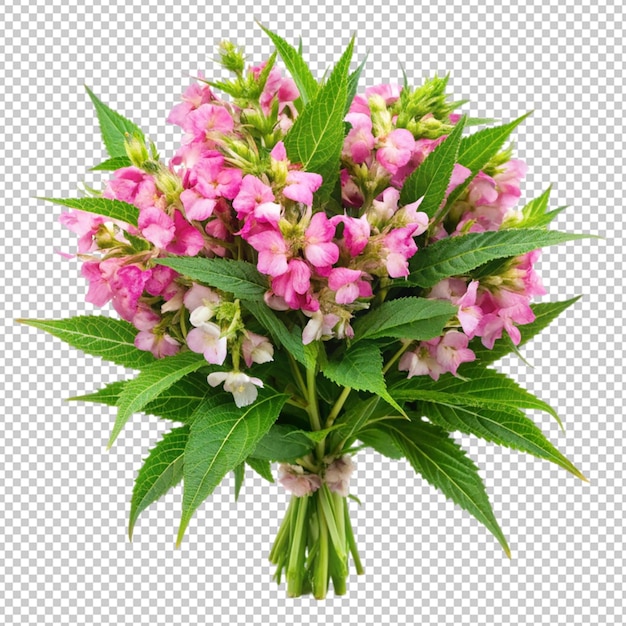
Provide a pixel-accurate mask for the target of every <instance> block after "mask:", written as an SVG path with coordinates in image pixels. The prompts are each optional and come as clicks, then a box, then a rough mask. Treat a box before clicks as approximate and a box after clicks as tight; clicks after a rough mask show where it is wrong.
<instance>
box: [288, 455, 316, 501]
mask: <svg viewBox="0 0 626 626" xmlns="http://www.w3.org/2000/svg"><path fill="white" fill-rule="evenodd" d="M278 482H279V483H280V484H281V485H282V486H283V487H284V489H285V490H286V491H288V492H289V493H292V494H293V495H294V496H297V497H299V498H302V497H304V496H308V495H309V494H311V493H313V492H315V491H317V490H318V489H319V488H320V487H321V486H322V480H321V479H320V477H319V476H318V475H317V474H305V472H304V468H303V467H301V466H300V465H290V464H288V463H281V464H280V465H279V466H278Z"/></svg>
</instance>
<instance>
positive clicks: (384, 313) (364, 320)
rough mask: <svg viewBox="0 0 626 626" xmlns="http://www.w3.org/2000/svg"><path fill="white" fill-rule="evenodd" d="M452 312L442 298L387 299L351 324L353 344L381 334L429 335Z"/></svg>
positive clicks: (438, 331) (438, 330)
mask: <svg viewBox="0 0 626 626" xmlns="http://www.w3.org/2000/svg"><path fill="white" fill-rule="evenodd" d="M442 305H443V306H442ZM456 313H457V307H455V306H452V305H451V304H450V303H449V302H444V301H443V300H427V299H426V298H398V299H396V300H388V301H386V302H383V304H381V305H380V306H379V307H377V308H376V309H374V310H372V311H369V312H367V313H366V314H365V315H362V316H361V317H359V318H358V319H357V321H356V322H355V323H354V325H353V328H354V340H353V344H355V343H356V342H357V341H360V340H361V339H380V338H382V337H395V338H398V339H413V340H416V341H417V340H427V339H432V338H433V337H437V336H439V335H440V334H441V332H442V331H443V327H444V326H445V325H446V323H447V322H448V321H449V320H450V318H451V317H452V316H453V315H456Z"/></svg>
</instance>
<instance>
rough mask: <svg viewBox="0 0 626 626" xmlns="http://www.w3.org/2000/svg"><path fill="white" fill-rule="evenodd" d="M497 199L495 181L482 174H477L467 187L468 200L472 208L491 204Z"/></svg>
mask: <svg viewBox="0 0 626 626" xmlns="http://www.w3.org/2000/svg"><path fill="white" fill-rule="evenodd" d="M497 199H498V190H497V189H496V181H495V180H494V179H493V178H491V176H487V174H485V173H484V172H478V174H476V176H475V177H474V178H473V180H472V182H471V183H470V184H469V187H468V200H469V202H470V203H471V204H473V205H474V206H481V205H483V204H493V203H494V202H495V201H496V200H497Z"/></svg>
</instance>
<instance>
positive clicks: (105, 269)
mask: <svg viewBox="0 0 626 626" xmlns="http://www.w3.org/2000/svg"><path fill="white" fill-rule="evenodd" d="M123 262H124V259H120V258H111V259H105V260H104V261H100V262H98V261H86V262H85V263H83V265H82V267H81V273H82V275H83V276H84V277H85V278H86V279H87V280H88V281H89V290H88V291H87V296H86V297H85V300H86V301H87V302H90V303H91V304H95V305H96V306H104V305H105V304H106V303H107V302H108V301H109V300H110V299H111V298H112V297H113V289H112V287H111V281H112V280H113V277H114V276H115V273H116V272H117V270H118V269H119V268H120V267H121V265H122V263H123Z"/></svg>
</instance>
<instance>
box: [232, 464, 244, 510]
mask: <svg viewBox="0 0 626 626" xmlns="http://www.w3.org/2000/svg"><path fill="white" fill-rule="evenodd" d="M233 474H235V502H237V500H239V494H240V493H241V488H242V487H243V481H244V479H245V478H246V464H245V462H244V461H242V462H241V463H239V465H236V466H235V468H234V469H233Z"/></svg>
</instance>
